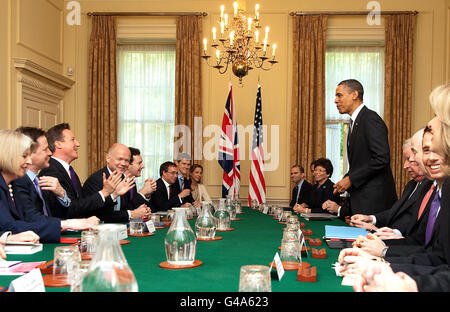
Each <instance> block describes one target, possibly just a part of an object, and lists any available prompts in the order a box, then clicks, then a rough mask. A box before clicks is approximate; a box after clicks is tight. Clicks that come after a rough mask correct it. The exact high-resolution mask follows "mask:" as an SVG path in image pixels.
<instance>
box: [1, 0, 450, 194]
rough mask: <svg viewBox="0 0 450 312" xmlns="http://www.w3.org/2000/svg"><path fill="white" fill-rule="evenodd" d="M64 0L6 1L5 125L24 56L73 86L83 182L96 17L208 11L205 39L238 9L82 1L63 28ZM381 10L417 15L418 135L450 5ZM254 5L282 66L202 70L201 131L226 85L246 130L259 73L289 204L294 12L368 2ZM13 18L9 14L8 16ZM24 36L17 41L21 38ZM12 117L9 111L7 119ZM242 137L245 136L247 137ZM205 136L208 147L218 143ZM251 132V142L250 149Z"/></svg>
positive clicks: (273, 190) (449, 37) (216, 181)
mask: <svg viewBox="0 0 450 312" xmlns="http://www.w3.org/2000/svg"><path fill="white" fill-rule="evenodd" d="M67 2H68V1H63V0H3V1H0V40H1V41H2V42H6V47H5V48H1V49H0V101H1V108H2V114H0V123H1V124H0V127H1V128H4V127H9V128H13V127H16V126H17V125H18V124H19V123H20V116H19V113H18V112H20V108H18V107H17V105H16V104H15V103H16V91H17V90H16V87H15V83H14V70H15V69H14V68H12V66H11V58H13V57H23V58H28V59H31V60H33V61H34V62H36V63H38V64H40V65H41V66H44V67H45V68H48V69H50V70H52V71H54V72H56V73H58V74H60V75H63V76H66V77H67V78H70V79H71V80H73V81H74V84H73V85H72V86H71V88H69V89H66V91H65V97H64V105H62V119H63V120H64V121H66V122H69V123H70V124H71V126H72V129H73V130H74V132H75V133H76V135H77V138H78V140H79V141H80V143H81V149H80V156H79V159H78V160H77V161H75V162H74V166H75V168H76V169H77V170H78V172H79V174H80V178H81V179H82V180H83V179H85V178H86V177H87V174H88V172H87V161H86V160H87V119H86V116H87V67H88V59H87V55H88V43H89V35H90V18H89V17H88V16H86V13H87V12H90V11H164V12H170V11H173V12H183V11H195V12H199V11H202V12H207V13H208V16H206V17H204V18H203V26H204V33H205V35H207V36H208V38H210V35H209V32H210V29H211V27H212V25H213V23H214V22H215V20H216V18H217V16H218V14H219V7H220V5H221V4H225V5H226V8H227V10H230V9H231V8H232V2H233V1H231V0H229V1H211V0H197V1H185V0H152V1H144V0H141V1H138V0H136V1H121V0H120V1H119V0H104V1H100V0H99V1H93V0H89V1H79V3H80V4H81V10H82V16H81V25H79V26H76V25H74V26H70V25H68V24H67V23H65V14H67V13H68V11H67V10H66V9H65V4H66V3H67ZM379 2H380V4H381V9H382V10H384V11H391V10H417V11H419V15H418V16H417V28H416V33H417V34H416V42H415V44H416V47H415V62H414V77H415V78H414V88H413V90H414V91H413V96H414V98H413V101H414V102H413V115H412V130H416V129H418V128H419V127H421V126H423V125H424V124H425V123H426V121H427V120H429V119H430V117H431V115H432V113H431V111H430V108H429V105H428V100H427V99H428V94H429V92H430V91H431V90H432V89H433V87H435V86H436V85H439V84H441V83H443V82H444V81H446V80H449V79H450V58H449V54H450V31H449V29H450V27H449V26H450V0H430V1H426V2H424V1H421V0H396V1H392V0H391V1H379ZM255 3H259V4H260V6H261V17H262V23H263V24H264V25H269V26H270V28H271V30H270V40H271V41H272V42H276V43H277V45H278V48H277V58H278V60H279V61H280V63H279V64H277V65H276V66H275V68H274V69H272V70H271V71H269V72H263V71H259V72H258V71H257V70H253V72H251V73H250V75H249V76H248V77H246V78H244V87H242V88H241V87H239V86H238V81H237V79H236V78H235V77H233V76H231V75H230V74H226V75H219V74H217V72H216V70H214V69H212V68H209V67H207V66H205V65H204V64H203V67H202V80H203V83H202V85H203V88H202V102H203V107H204V114H203V126H206V125H208V124H216V125H219V126H220V125H221V121H222V116H223V110H224V105H225V100H226V96H227V92H228V82H229V79H231V81H232V83H233V93H234V100H235V105H236V107H237V109H238V111H237V118H238V123H239V124H241V125H243V126H244V127H245V126H248V125H251V124H252V123H253V115H254V106H255V96H256V85H257V79H258V75H259V77H260V81H261V86H262V104H263V120H264V123H265V124H267V125H268V127H269V129H270V127H271V126H272V128H273V129H275V128H276V127H274V126H278V130H279V136H278V139H276V136H273V137H272V136H270V135H267V136H266V137H264V140H265V141H266V142H267V145H266V151H267V152H268V153H273V152H274V151H275V149H274V148H272V147H273V146H279V161H278V169H277V170H275V171H270V172H266V183H267V185H268V187H267V192H268V195H267V197H268V198H269V199H278V200H286V199H287V198H288V197H289V194H290V190H289V180H288V171H289V167H290V164H289V131H291V129H290V126H289V120H290V105H291V88H292V86H291V84H292V74H293V73H292V69H291V67H292V66H291V64H292V51H291V50H292V43H291V42H292V17H290V16H289V12H292V11H342V10H345V11H361V10H366V4H367V3H368V1H355V0H345V1H339V2H336V1H332V0H322V1H316V0H314V1H313V0H304V1H296V0H284V1H273V0H272V1H269V0H259V1H249V0H248V1H240V4H241V5H243V6H245V7H246V8H247V11H250V12H251V11H253V9H254V5H255ZM8 13H9V14H8ZM364 20H365V17H360V18H348V17H333V18H331V19H330V23H329V26H330V28H331V27H334V26H335V27H341V26H342V27H344V28H345V27H346V25H347V26H351V27H354V28H364V27H365V28H367V27H369V26H368V25H367V24H366V23H365V21H364ZM18 38H19V39H18ZM68 67H71V68H73V70H74V71H73V75H72V76H68V75H67V68H68ZM3 112H6V113H3ZM242 136H243V133H241V137H242ZM212 137H213V136H212V135H211V136H210V137H206V138H204V140H205V141H208V140H210V139H211V138H212ZM250 141H251V131H250V132H249V134H247V135H246V138H245V142H246V143H247V145H248V144H250ZM240 144H241V150H242V152H241V153H242V154H241V155H242V156H243V157H244V155H245V160H243V161H241V183H242V189H241V194H240V195H241V198H246V197H247V190H248V187H247V186H248V176H249V161H248V148H244V137H242V139H241V140H240ZM221 176H222V173H221V170H220V167H219V166H218V164H217V161H215V160H211V161H205V177H204V182H205V184H207V186H208V190H209V192H210V194H211V195H212V196H213V197H218V196H220V185H221Z"/></svg>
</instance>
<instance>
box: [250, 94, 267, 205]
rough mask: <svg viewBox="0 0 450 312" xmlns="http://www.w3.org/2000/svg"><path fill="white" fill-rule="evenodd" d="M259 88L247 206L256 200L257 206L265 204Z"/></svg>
mask: <svg viewBox="0 0 450 312" xmlns="http://www.w3.org/2000/svg"><path fill="white" fill-rule="evenodd" d="M262 126H263V122H262V103H261V86H260V85H258V92H257V94H256V107H255V122H254V128H253V142H252V156H251V159H250V183H249V188H248V204H249V206H250V205H251V202H252V199H256V200H257V201H258V204H261V203H265V202H266V181H265V179H264V149H263V127H262Z"/></svg>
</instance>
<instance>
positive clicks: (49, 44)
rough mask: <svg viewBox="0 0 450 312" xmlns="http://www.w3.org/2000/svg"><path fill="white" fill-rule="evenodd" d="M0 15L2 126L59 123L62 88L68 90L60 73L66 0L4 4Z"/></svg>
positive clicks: (13, 0)
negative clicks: (27, 122) (28, 108)
mask: <svg viewBox="0 0 450 312" xmlns="http://www.w3.org/2000/svg"><path fill="white" fill-rule="evenodd" d="M0 12H1V13H0V16H1V18H0V40H1V42H2V48H1V50H0V103H1V109H2V113H1V114H0V128H16V127H17V126H19V125H22V124H23V122H24V120H28V121H29V123H33V124H35V125H38V126H44V125H48V124H49V123H51V122H53V123H54V122H55V121H60V120H62V119H63V116H62V107H63V100H62V99H63V98H64V91H63V90H64V89H67V88H68V87H69V86H70V81H69V79H67V78H66V77H63V76H62V75H61V74H62V71H63V66H62V64H63V56H64V43H63V21H64V1H63V0H3V1H1V3H0ZM38 89H40V90H38ZM25 93H26V94H27V95H26V96H24V94H25ZM52 101H53V103H50V102H52ZM31 106H33V109H35V115H33V116H32V114H33V112H32V111H31V110H28V111H27V110H26V107H31ZM50 111H51V114H52V116H51V117H50V114H47V113H49V112H50ZM25 114H29V115H27V116H25ZM41 117H42V118H41Z"/></svg>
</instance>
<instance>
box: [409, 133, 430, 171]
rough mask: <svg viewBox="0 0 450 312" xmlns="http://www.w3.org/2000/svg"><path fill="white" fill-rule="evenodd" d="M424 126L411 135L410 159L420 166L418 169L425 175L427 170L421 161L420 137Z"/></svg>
mask: <svg viewBox="0 0 450 312" xmlns="http://www.w3.org/2000/svg"><path fill="white" fill-rule="evenodd" d="M423 131H424V128H422V129H420V130H419V131H417V132H416V133H414V135H413V136H412V137H411V156H412V157H411V159H410V160H411V161H415V162H416V163H417V165H418V167H419V168H420V171H421V172H423V174H424V175H426V173H427V171H426V170H425V166H424V165H423V161H422V138H423Z"/></svg>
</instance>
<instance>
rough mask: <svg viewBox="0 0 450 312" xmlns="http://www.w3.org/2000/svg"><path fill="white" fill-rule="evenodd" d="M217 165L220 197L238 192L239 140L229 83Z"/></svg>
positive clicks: (239, 178) (239, 177)
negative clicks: (219, 173)
mask: <svg viewBox="0 0 450 312" xmlns="http://www.w3.org/2000/svg"><path fill="white" fill-rule="evenodd" d="M219 165H220V166H221V167H222V168H223V182H222V197H226V196H227V195H228V194H230V195H233V196H232V198H233V199H234V198H235V195H236V194H237V193H239V187H240V182H241V171H240V170H241V169H240V167H241V166H240V163H239V142H238V132H237V122H236V115H235V114H234V108H233V87H232V86H231V84H230V91H229V92H228V98H227V103H226V104H225V112H224V114H223V120H222V132H221V134H220V141H219Z"/></svg>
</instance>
